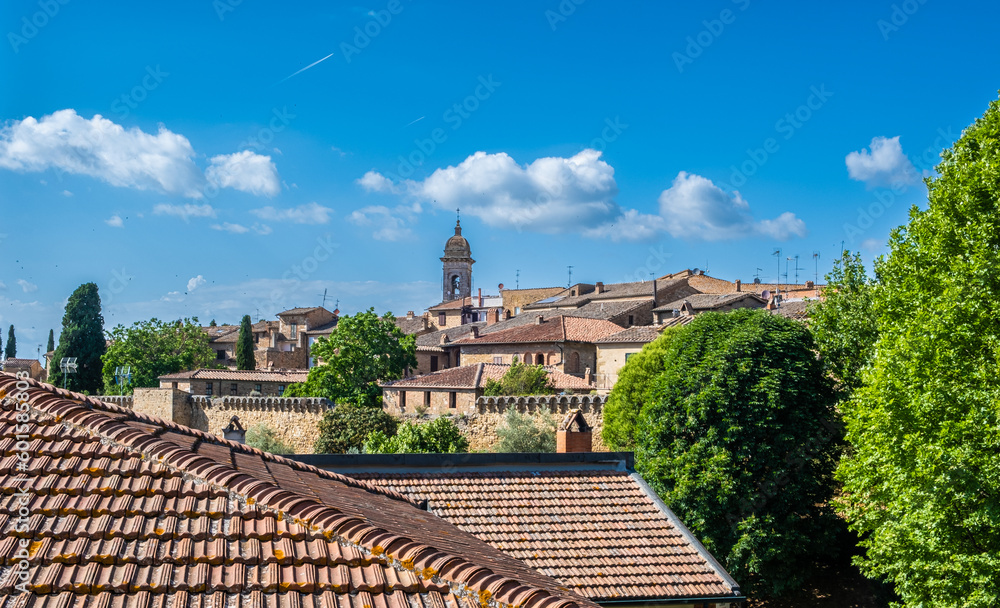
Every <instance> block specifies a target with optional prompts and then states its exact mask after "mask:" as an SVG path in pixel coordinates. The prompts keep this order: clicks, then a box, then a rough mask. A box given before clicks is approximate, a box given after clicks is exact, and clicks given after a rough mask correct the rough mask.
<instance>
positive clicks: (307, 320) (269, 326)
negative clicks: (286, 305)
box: [202, 306, 340, 369]
mask: <svg viewBox="0 0 1000 608" xmlns="http://www.w3.org/2000/svg"><path fill="white" fill-rule="evenodd" d="M339 314H340V311H339V310H335V311H333V312H330V311H329V310H327V309H325V308H323V307H322V306H313V307H309V308H292V309H290V310H286V311H284V312H279V313H278V314H277V317H278V320H277V321H258V322H257V323H254V324H253V325H251V326H250V329H251V332H252V333H253V343H254V360H255V361H256V365H257V368H258V369H268V368H275V369H308V368H310V367H312V363H313V362H312V360H311V359H310V357H309V347H310V346H311V345H312V344H313V342H315V341H316V340H317V339H318V338H319V337H321V336H326V335H329V334H330V333H332V332H333V330H334V329H336V327H337V319H338V316H339ZM202 330H203V331H205V332H206V333H207V334H208V341H209V346H211V347H212V349H213V350H215V353H216V355H215V359H216V362H218V363H220V364H223V365H227V366H235V365H236V342H237V340H238V339H239V335H240V326H239V325H219V326H216V327H203V328H202Z"/></svg>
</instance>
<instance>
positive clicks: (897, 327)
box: [838, 101, 1000, 608]
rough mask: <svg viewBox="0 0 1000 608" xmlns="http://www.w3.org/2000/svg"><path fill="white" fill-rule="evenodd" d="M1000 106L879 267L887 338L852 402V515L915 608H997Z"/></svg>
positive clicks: (975, 131) (973, 129) (956, 153)
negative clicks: (925, 207)
mask: <svg viewBox="0 0 1000 608" xmlns="http://www.w3.org/2000/svg"><path fill="white" fill-rule="evenodd" d="M998 159H1000V101H993V102H992V103H991V104H990V106H989V109H988V110H987V111H986V113H985V114H984V115H983V117H982V118H980V119H978V120H977V121H976V122H975V123H974V124H973V125H972V126H970V127H969V128H967V129H966V130H965V131H964V132H963V133H962V136H961V137H960V138H959V140H958V141H957V142H955V144H954V146H953V147H952V148H951V149H949V150H945V151H944V152H943V153H942V162H941V163H940V164H939V165H938V166H937V177H934V178H930V179H928V180H926V183H927V188H928V200H929V204H928V206H927V209H926V210H920V209H919V208H917V207H913V208H912V209H911V210H910V217H909V223H908V224H906V225H905V226H902V227H899V228H897V229H895V230H894V231H893V232H892V234H891V237H890V240H889V253H888V255H887V257H886V258H884V259H883V260H882V261H881V262H880V263H879V264H877V265H876V273H877V275H878V277H879V287H878V289H877V290H876V291H875V294H874V298H873V306H872V315H873V316H874V317H875V318H876V319H877V321H878V328H877V329H878V342H877V344H876V346H875V349H874V354H873V355H872V357H871V364H870V367H869V368H868V369H865V370H863V371H862V379H863V385H862V387H861V388H859V389H858V390H856V391H855V392H854V396H853V398H852V399H851V400H850V401H849V402H848V403H847V404H846V405H845V407H844V418H845V421H846V423H847V439H848V441H849V442H850V444H851V447H852V448H853V449H852V450H851V451H850V452H848V454H847V455H846V456H845V458H844V459H843V460H842V461H841V463H840V467H839V469H838V477H839V478H840V479H841V480H842V481H843V483H844V497H843V503H842V504H843V509H842V512H843V514H844V515H845V516H846V517H847V519H848V521H849V523H850V525H851V527H852V528H853V529H854V530H855V531H857V532H858V533H859V534H860V535H861V536H862V539H863V540H862V543H861V544H862V546H863V547H864V548H865V549H866V553H865V556H864V557H863V558H861V559H859V560H858V561H859V564H860V565H861V566H862V569H863V571H864V572H865V573H866V574H868V575H869V576H871V577H877V578H882V579H884V580H888V581H891V582H892V583H894V585H895V588H896V591H897V593H899V595H900V596H901V598H902V600H903V602H904V603H905V605H907V606H933V607H935V608H958V607H959V606H961V607H963V608H996V607H997V606H1000V576H998V574H997V573H1000V383H998V382H997V372H998V361H1000V280H998V272H997V269H998V268H1000V187H998V186H1000V162H998Z"/></svg>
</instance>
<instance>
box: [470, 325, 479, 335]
mask: <svg viewBox="0 0 1000 608" xmlns="http://www.w3.org/2000/svg"><path fill="white" fill-rule="evenodd" d="M469 329H471V330H472V337H473V338H478V337H479V327H478V326H476V325H473V326H472V327H470V328H469Z"/></svg>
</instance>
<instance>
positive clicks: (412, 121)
mask: <svg viewBox="0 0 1000 608" xmlns="http://www.w3.org/2000/svg"><path fill="white" fill-rule="evenodd" d="M425 118H427V117H426V116H421V117H420V118H418V119H416V120H411V121H410V122H408V123H406V126H407V127H408V126H410V125H415V124H417V123H418V122H420V121H421V120H423V119H425ZM403 128H404V129H405V128H406V127H403Z"/></svg>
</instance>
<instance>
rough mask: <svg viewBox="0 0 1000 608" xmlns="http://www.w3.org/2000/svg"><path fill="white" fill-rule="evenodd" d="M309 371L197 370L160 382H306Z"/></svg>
mask: <svg viewBox="0 0 1000 608" xmlns="http://www.w3.org/2000/svg"><path fill="white" fill-rule="evenodd" d="M308 378H309V371H308V370H291V369H274V370H269V369H258V370H238V369H196V370H193V371H189V372H178V373H176V374H167V375H165V376H160V377H159V379H160V380H167V381H170V380H237V381H240V382H289V383H290V382H305V381H306V380H307V379H308Z"/></svg>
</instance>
